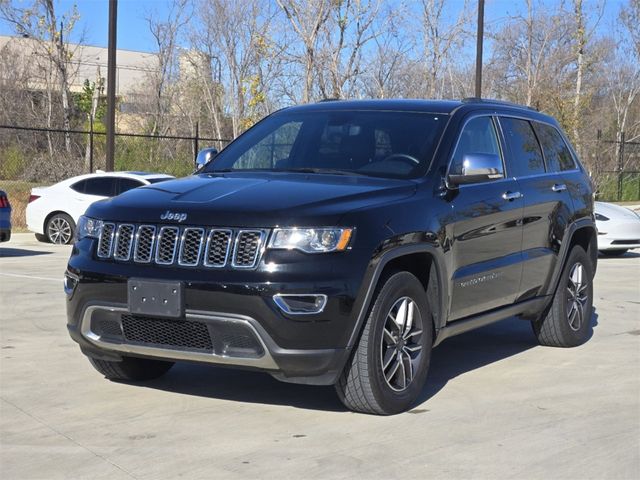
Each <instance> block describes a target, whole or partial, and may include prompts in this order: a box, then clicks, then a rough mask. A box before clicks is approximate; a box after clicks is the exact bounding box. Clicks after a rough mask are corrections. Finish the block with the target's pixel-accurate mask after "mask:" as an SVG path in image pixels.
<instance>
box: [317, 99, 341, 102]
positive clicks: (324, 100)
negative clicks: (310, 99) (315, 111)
mask: <svg viewBox="0 0 640 480" xmlns="http://www.w3.org/2000/svg"><path fill="white" fill-rule="evenodd" d="M339 100H342V99H341V98H323V99H322V100H318V103H323V102H337V101H339Z"/></svg>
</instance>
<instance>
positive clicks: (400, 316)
mask: <svg viewBox="0 0 640 480" xmlns="http://www.w3.org/2000/svg"><path fill="white" fill-rule="evenodd" d="M395 320H396V324H397V325H398V327H399V329H400V332H402V331H404V326H405V325H406V323H407V300H406V299H404V300H403V301H402V303H400V308H398V313H397V314H396V318H395Z"/></svg>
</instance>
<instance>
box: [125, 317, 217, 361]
mask: <svg viewBox="0 0 640 480" xmlns="http://www.w3.org/2000/svg"><path fill="white" fill-rule="evenodd" d="M122 331H123V332H124V337H125V339H126V340H127V341H128V342H132V343H142V344H150V345H154V346H158V347H162V348H176V349H181V350H197V351H201V352H208V353H213V343H212V341H211V335H210V334H209V329H208V328H207V325H206V324H204V323H201V322H193V321H186V320H164V319H161V318H153V317H144V316H140V315H126V314H125V315H122Z"/></svg>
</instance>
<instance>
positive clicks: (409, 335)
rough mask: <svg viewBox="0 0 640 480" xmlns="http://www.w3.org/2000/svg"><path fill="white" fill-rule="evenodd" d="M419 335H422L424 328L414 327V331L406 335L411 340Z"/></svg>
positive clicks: (406, 338)
mask: <svg viewBox="0 0 640 480" xmlns="http://www.w3.org/2000/svg"><path fill="white" fill-rule="evenodd" d="M417 335H422V330H418V329H414V330H413V331H412V332H408V333H407V334H406V335H405V336H404V339H405V340H409V339H410V338H411V337H415V336H417Z"/></svg>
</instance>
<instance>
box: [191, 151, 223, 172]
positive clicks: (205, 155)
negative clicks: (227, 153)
mask: <svg viewBox="0 0 640 480" xmlns="http://www.w3.org/2000/svg"><path fill="white" fill-rule="evenodd" d="M217 154H218V150H216V149H215V148H203V149H202V150H200V151H199V152H198V156H197V157H196V168H202V167H203V166H205V165H206V164H207V163H209V162H210V161H211V160H213V157H215V156H216V155H217Z"/></svg>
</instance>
